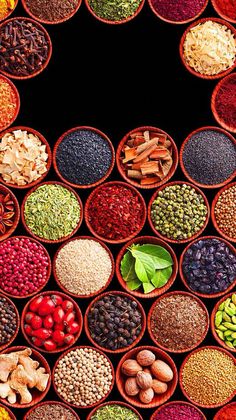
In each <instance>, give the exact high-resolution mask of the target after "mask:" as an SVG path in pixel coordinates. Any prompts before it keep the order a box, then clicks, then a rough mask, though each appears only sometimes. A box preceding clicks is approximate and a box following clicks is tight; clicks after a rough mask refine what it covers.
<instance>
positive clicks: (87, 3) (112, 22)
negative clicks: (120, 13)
mask: <svg viewBox="0 0 236 420" xmlns="http://www.w3.org/2000/svg"><path fill="white" fill-rule="evenodd" d="M84 1H85V5H86V7H87V9H88V11H89V12H90V13H91V15H92V16H93V17H95V18H96V19H97V20H99V21H100V22H103V23H108V24H110V25H120V24H123V23H126V22H129V21H130V20H132V19H134V18H135V17H136V16H137V15H138V14H139V13H140V12H141V10H142V8H143V6H144V3H145V0H142V1H141V3H140V5H139V7H138V8H137V10H136V12H135V13H133V14H132V15H131V16H129V17H128V18H126V19H123V20H108V19H103V18H101V17H99V16H98V15H96V13H95V12H94V11H93V9H92V7H91V6H90V3H89V0H84Z"/></svg>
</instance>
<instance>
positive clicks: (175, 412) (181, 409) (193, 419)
mask: <svg viewBox="0 0 236 420" xmlns="http://www.w3.org/2000/svg"><path fill="white" fill-rule="evenodd" d="M153 420H205V417H204V416H203V414H201V413H200V412H199V411H198V410H197V409H196V408H195V407H193V406H192V407H191V406H189V405H187V404H185V403H184V402H181V403H175V402H173V403H171V404H170V405H168V406H166V407H165V406H163V407H162V408H161V410H160V411H159V412H158V413H157V414H156V415H154V418H153Z"/></svg>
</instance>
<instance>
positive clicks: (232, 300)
mask: <svg viewBox="0 0 236 420" xmlns="http://www.w3.org/2000/svg"><path fill="white" fill-rule="evenodd" d="M214 323H215V324H214V328H215V331H216V333H217V335H218V336H219V338H220V340H222V341H224V343H225V344H226V345H227V346H228V347H229V348H230V349H235V348H236V294H233V295H232V296H231V297H229V298H227V299H225V300H224V301H223V302H222V303H221V304H220V305H218V308H217V312H216V314H215V319H214Z"/></svg>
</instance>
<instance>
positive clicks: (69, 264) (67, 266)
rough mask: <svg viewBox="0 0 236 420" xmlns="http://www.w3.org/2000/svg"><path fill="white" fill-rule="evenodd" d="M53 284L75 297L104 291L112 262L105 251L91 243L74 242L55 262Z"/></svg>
mask: <svg viewBox="0 0 236 420" xmlns="http://www.w3.org/2000/svg"><path fill="white" fill-rule="evenodd" d="M55 271H56V276H57V280H58V281H59V282H60V284H61V285H62V286H63V287H64V288H65V289H66V290H68V292H70V293H73V294H75V295H83V296H89V295H91V294H93V293H96V292H99V290H101V289H102V288H103V287H105V285H106V283H107V281H108V279H109V277H110V275H111V273H112V261H111V257H110V255H109V253H108V251H107V250H106V248H105V247H104V246H103V245H102V244H100V243H99V242H97V241H96V240H94V239H74V240H72V241H70V242H68V243H67V244H65V245H63V247H62V248H61V249H60V250H59V252H58V254H57V257H56V259H55Z"/></svg>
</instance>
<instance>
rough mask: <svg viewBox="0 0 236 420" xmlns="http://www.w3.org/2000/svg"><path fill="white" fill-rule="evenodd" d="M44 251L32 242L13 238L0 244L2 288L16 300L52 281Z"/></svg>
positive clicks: (28, 239) (0, 282)
mask: <svg viewBox="0 0 236 420" xmlns="http://www.w3.org/2000/svg"><path fill="white" fill-rule="evenodd" d="M49 270H50V261H49V256H48V254H47V252H46V250H45V248H44V247H43V246H42V245H41V244H39V243H38V242H36V241H35V240H33V239H30V238H26V237H13V238H9V239H7V240H6V241H4V242H2V243H1V244H0V288H1V289H2V291H3V292H6V293H9V294H11V295H14V296H19V297H22V296H28V295H30V294H32V293H35V292H37V291H38V289H41V288H42V287H43V285H44V284H45V283H46V281H47V279H48V277H49Z"/></svg>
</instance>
